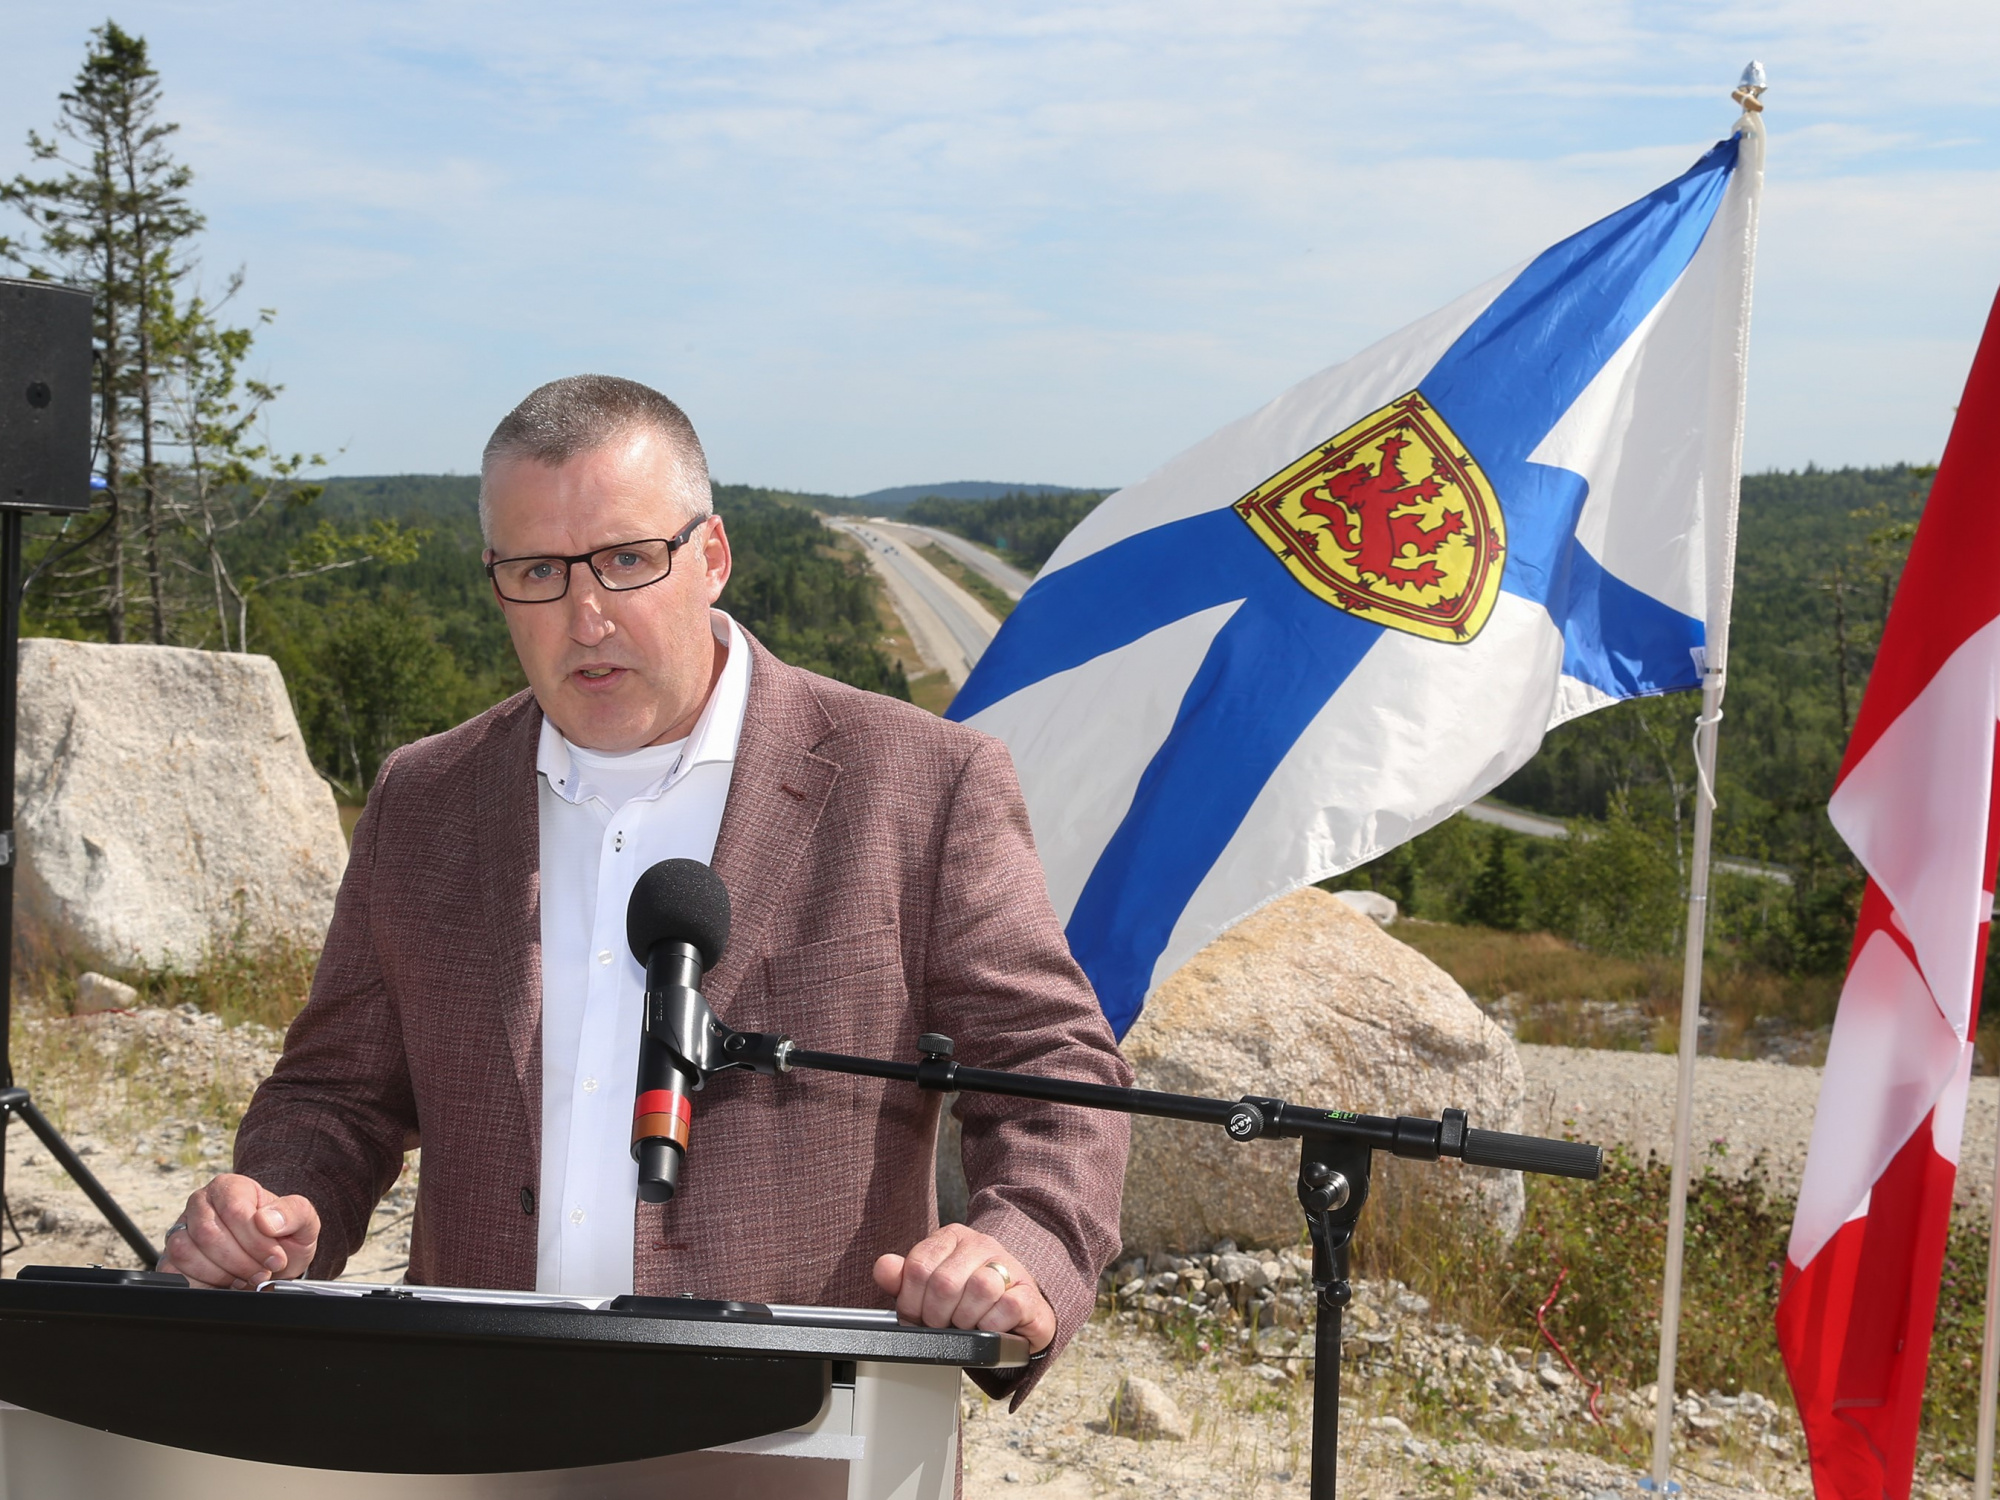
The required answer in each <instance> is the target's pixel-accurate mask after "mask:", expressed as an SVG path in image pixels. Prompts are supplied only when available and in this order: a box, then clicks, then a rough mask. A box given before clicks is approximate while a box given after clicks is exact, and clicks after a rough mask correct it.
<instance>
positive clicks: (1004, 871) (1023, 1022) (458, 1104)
mask: <svg viewBox="0 0 2000 1500" xmlns="http://www.w3.org/2000/svg"><path fill="white" fill-rule="evenodd" d="M751 651H752V653H753V667H752V671H751V675H750V701H749V708H748V712H747V714H746V716H745V719H744V724H743V735H742V740H741V743H740V745H739V747H738V751H737V759H736V766H735V771H734V775H733V777H732V780H731V783H730V790H729V800H728V803H727V805H726V807H725V809H724V812H723V817H722V825H721V831H720V833H719V835H718V836H717V839H716V846H715V861H714V863H715V869H716V872H717V873H718V874H719V875H721V877H722V879H723V882H724V884H725V885H727V886H728V888H729V894H730V898H731V901H732V903H733V905H734V922H733V931H732V935H731V939H730V946H729V952H728V955H727V956H726V957H725V958H724V960H723V962H722V963H721V964H720V965H718V966H717V967H716V968H715V970H714V971H713V972H711V973H710V974H709V975H708V978H707V981H706V983H705V984H704V986H703V988H704V992H705V993H706V995H707V996H708V999H709V1001H710V1003H711V1004H712V1005H713V1006H714V1007H715V1011H716V1014H717V1015H718V1016H720V1017H721V1018H722V1019H723V1020H724V1021H726V1022H727V1023H728V1024H729V1025H731V1026H734V1027H737V1028H738V1029H741V1030H755V1031H780V1032H787V1033H789V1034H791V1035H792V1036H793V1037H795V1038H797V1039H798V1041H799V1043H800V1045H801V1046H805V1047H809V1048H814V1049H818V1050H821V1051H829V1052H848V1053H862V1054H868V1055H872V1056H878V1057H891V1058H908V1059H914V1058H915V1057H916V1055H917V1053H916V1040H917V1037H918V1036H919V1035H921V1034H922V1033H924V1032H926V1031H941V1032H944V1033H945V1034H946V1035H948V1036H950V1037H952V1038H953V1039H954V1040H955V1041H956V1042H957V1056H958V1058H959V1059H960V1060H961V1061H964V1062H967V1063H970V1064H973V1065H976V1066H982V1067H1002V1068H1020V1069H1028V1070H1033V1071H1038V1072H1043V1073H1051V1074H1056V1075H1060V1076H1064V1077H1071V1078H1082V1079H1090V1080H1093V1081H1097V1082H1103V1083H1118V1084H1124V1083H1129V1082H1130V1081H1131V1076H1132V1075H1131V1070H1130V1068H1128V1067H1127V1066H1126V1064H1125V1061H1124V1059H1123V1058H1122V1057H1121V1056H1120V1055H1119V1053H1118V1051H1117V1048H1116V1046H1115V1044H1114V1043H1113V1041H1112V1038H1111V1033H1110V1031H1109V1029H1108V1028H1107V1026H1106V1025H1105V1022H1104V1019H1103V1017H1102V1015H1101V1014H1100V1012H1099V1010H1098V1007H1097V1003H1096V1000H1095V998H1094V997H1093V995H1092V993H1091V990H1090V986H1089V984H1088V982H1087V981H1086V980H1085V978H1084V976H1083V974H1082V972H1081V971H1080V970H1079V969H1078V968H1077V966H1076V964H1075V962H1074V961H1073V960H1072V959H1071V957H1070V953H1069V948H1068V945H1067V944H1066V943H1065V942H1064V939H1063V935H1062V930H1061V928H1060V927H1059V926H1058V924H1057V922H1056V918H1055V914H1054V912H1053V911H1052V910H1051V909H1050V906H1049V901H1048V895H1047V890H1046V887H1045V886H1044V883H1043V879H1042V872H1041V868H1040V866H1039V864H1038V863H1037V862H1036V858H1035V851H1034V845H1033V840H1032V837H1031V835H1030V833H1029V829H1028V819H1027V813H1026V810H1025V808H1024V806H1023V804H1022V800H1021V794H1020V789H1019V785H1018V783H1017V782H1016V779H1015V776H1014V769H1013V763H1012V761H1011V760H1010V759H1009V758H1008V755H1007V751H1006V749H1005V747H1003V746H1002V745H1001V744H1000V743H999V742H998V741H997V740H993V739H991V738H988V737H987V736H985V735H982V734H979V733H977V732H976V731H974V730H971V729H967V728H965V727H963V726H961V725H956V724H951V723H947V722H945V721H943V720H940V719H937V718H935V717H933V716H932V715H930V714H927V713H924V712H923V711H921V710H919V709H916V708H913V707H911V706H910V705H908V704H906V703H899V702H896V701H895V700H893V699H890V698H885V697H882V696H880V695H877V694H873V693H864V692H860V691H858V690H856V689H853V688H850V687H846V686H843V685H842V684H839V683H836V682H832V681H830V680H828V679H826V678H824V677H819V676H816V675H814V674H812V673H810V672H805V671H801V670H799V669H797V668H795V667H790V666H787V665H785V664H784V663H783V662H780V661H779V660H778V659H777V658H776V657H774V656H772V655H771V654H770V653H769V652H768V651H766V650H765V649H764V648H763V647H762V646H761V645H758V644H757V643H756V642H754V641H753V642H752V643H751ZM541 723H542V715H541V710H540V709H539V707H537V705H536V703H535V700H534V698H533V696H532V695H531V694H528V693H521V694H519V695H517V696H515V697H513V698H510V699H508V700H507V701H506V702H505V703H502V704H500V705H499V706H498V707H497V708H494V709H491V710H490V711H488V712H487V713H484V714H481V715H480V716H479V717H478V718H476V719H473V720H471V721H469V722H468V723H465V724H462V725H460V726H459V727H458V728H456V729H453V730H451V731H450V732H448V733H445V734H441V735H436V736H434V737H432V738H430V739H426V740H420V741H418V742H417V743H415V744H412V745H408V746H405V747H404V748H402V749H400V750H398V751H397V752H396V753H395V754H393V755H392V756H391V757H390V758H389V759H388V761H387V762H385V763H384V765H383V767H382V772H381V775H380V776H379V777H378V778H377V780H376V783H375V788H374V791H373V793H372V794H371V795H370V797H369V799H368V808H367V811H366V812H365V813H364V814H363V815H362V818H361V822H360V824H359V825H358V826H357V827H356V829H355V831H354V845H353V850H352V854H351V856H350V859H349V863H348V866H347V875H346V878H345V880H344V881H343V882H342V884H341V889H340V897H339V900H338V902H337V904H336V905H335V908H334V916H333V924H332V927H331V928H330V930H329V931H328V934H327V943H326V949H325V953H324V955H323V956H322V958H321V960H320V964H319V971H318V973H317V974H316V975H315V976H314V979H313V987H312V996H311V999H310V1001H309V1002H308V1003H307V1005H306V1008H305V1009H304V1010H303V1011H302V1012H300V1014H299V1016H298V1019H297V1020H295V1021H294V1022H293V1023H292V1027H291V1030H290V1032H289V1033H288V1034H287V1036H286V1038H285V1050H284V1056H283V1057H282V1058H281V1059H280V1060H279V1062H278V1065H277V1068H276V1070H275V1071H274V1072H273V1073H272V1075H271V1077H270V1078H269V1079H268V1080H266V1082H265V1083H264V1084H263V1086H262V1087H261V1088H259V1089H258V1090H257V1094H256V1097H255V1099H254V1100H252V1102H251V1105H250V1109H249V1112H248V1113H247V1114H246V1115H245V1116H244V1118H243V1125H242V1129H241V1130H240V1131H239V1132H238V1135H237V1140H236V1169H237V1170H238V1171H239V1172H243V1173H245V1174H247V1175H249V1176H251V1177H253V1178H255V1179H257V1180H258V1181H259V1182H261V1183H262V1184H264V1186H266V1187H267V1188H269V1189H271V1190H272V1191H273V1192H276V1193H281V1194H282V1193H302V1194H304V1195H305V1196H306V1197H307V1198H309V1199H310V1200H311V1201H312V1202H313V1204H314V1205H315V1206H316V1207H317V1208H318V1210H319V1213H320V1218H321V1222H322V1225H323V1228H322V1231H321V1236H320V1242H319V1253H318V1255H317V1257H316V1258H315V1260H314V1261H313V1265H312V1270H311V1272H310V1274H312V1275H314V1276H321V1277H330V1276H334V1275H337V1274H339V1272H340V1270H341V1268H342V1266H343V1265H344V1264H345V1263H346V1261H347V1258H348V1256H349V1255H351V1254H352V1253H353V1252H354V1251H355V1250H356V1249H357V1248H358V1247H359V1246H360V1244H361V1242H362V1239H363V1237H364V1236H365V1234H366V1233H367V1229H368V1224H369V1219H370V1216H371V1214H372V1212H373V1210H374V1208H375V1205H376V1203H377V1202H378V1201H379V1200H380V1199H381V1196H382V1194H383V1193H384V1192H385V1191H387V1189H388V1188H389V1186H390V1185H391V1184H392V1183H393V1182H394V1181H395V1180H396V1177H397V1174H398V1172H399V1171H400V1170H401V1168H402V1165H403V1153H404V1152H405V1151H407V1150H410V1149H411V1148H413V1147H415V1146H417V1145H419V1144H421V1145H422V1147H423V1171H422V1173H421V1181H420V1185H419V1189H418V1194H417V1206H416V1222H415V1232H414V1238H413V1240H412V1243H411V1247H410V1266H409V1272H408V1275H409V1279H410V1280H411V1281H412V1282H418V1283H428V1284H433V1285H445V1286H480V1287H496V1288H513V1289H529V1288H532V1287H533V1286H534V1284H535V1262H536V1246H537V1234H536V1214H537V1212H538V1211H540V1210H541V1209H542V1207H543V1205H539V1204H537V1203H536V1202H535V1192H536V1188H537V1186H538V1184H539V1181H540V1166H539V1160H540V1148H541V1100H542V1080H541V1058H542V1048H541V998H542V975H541V952H540V949H541V918H540V906H539V898H538V889H539V883H540V874H539V829H538V815H537V811H536V773H535V752H536V747H537V742H538V739H539V736H540V732H541ZM938 1103H939V1099H938V1096H937V1095H935V1094H929V1093H924V1092H920V1091H919V1090H917V1089H915V1088H913V1087H910V1086H909V1085H906V1084H890V1083H887V1082H883V1081H880V1080H872V1079H862V1078H847V1077H841V1076H838V1075H835V1074H827V1073H799V1074H792V1075H789V1076H787V1077H784V1078H778V1079H772V1078H760V1077H756V1076H754V1075H749V1074H744V1073H724V1074H721V1075H718V1076H717V1077H716V1078H714V1079H713V1080H712V1081H711V1082H710V1083H709V1085H708V1087H707V1088H706V1089H705V1090H704V1091H703V1092H702V1093H700V1094H699V1095H697V1096H696V1100H695V1117H694V1133H693V1139H692V1147H691V1151H690V1155H689V1158H688V1161H687V1165H686V1167H685V1169H684V1175H683V1177H682V1190H681V1192H680V1194H679V1195H678V1196H677V1197H676V1198H675V1199H674V1201H673V1202H672V1203H669V1204H664V1205H651V1204H644V1203H642V1204H640V1205H639V1209H638V1222H637V1228H636V1246H635V1256H634V1265H635V1272H636V1275H635V1281H636V1285H637V1289H638V1290H639V1291H640V1292H643V1293H650V1294H653V1295H661V1296H665V1295H673V1294H677V1293H681V1292H688V1293H693V1294H694V1295H696V1296H704V1297H731V1298H741V1299H745V1300H752V1301H761V1302H786V1303H809V1304H823V1305H830V1306H880V1305H883V1304H884V1302H885V1301H886V1299H885V1298H884V1297H883V1296H882V1294H881V1293H880V1292H879V1291H878V1290H877V1289H876V1287H875V1284H874V1281H873V1279H872V1277H871V1276H870V1269H871V1267H872V1266H873V1264H874V1261H875V1258H876V1257H877V1256H878V1255H881V1254H882V1253H883V1252H885V1251H896V1252H901V1251H904V1250H907V1249H908V1248H909V1247H910V1246H911V1245H913V1244H915V1243H916V1242H917V1241H918V1240H920V1239H922V1238H923V1237H924V1236H925V1235H926V1234H928V1233H929V1232H930V1231H931V1230H932V1229H933V1228H934V1227H935V1226H936V1223H937V1204H936V1189H935V1177H934V1168H933V1147H934V1142H935V1139H936V1131H937V1111H938ZM959 1112H960V1114H961V1116H962V1119H963V1123H964V1158H965V1169H966V1176H967V1178H968V1180H969V1182H970V1184H971V1187H972V1198H971V1208H970V1213H969V1215H968V1217H969V1219H970V1222H971V1223H972V1224H973V1225H974V1226H975V1227H976V1228H978V1229H981V1230H984V1231H985V1232H986V1233H988V1234H991V1235H992V1236H993V1237H994V1238H996V1239H998V1240H999V1241H1000V1242H1001V1243H1002V1244H1004V1245H1006V1246H1007V1247H1008V1249H1009V1250H1011V1251H1012V1252H1013V1253H1014V1254H1015V1255H1017V1256H1018V1257H1019V1258H1020V1260H1021V1262H1022V1263H1023V1264H1024V1265H1025V1266H1027V1267H1028V1269H1029V1270H1030V1271H1031V1272H1032V1273H1033V1275H1034V1276H1035V1279H1036V1280H1037V1281H1038V1282H1039V1283H1040V1284H1041V1287H1042V1289H1043V1292H1044V1294H1045V1295H1046V1296H1047V1297H1048V1299H1049V1301H1050V1303H1051V1304H1052V1305H1053V1307H1054V1308H1055V1312H1056V1317H1057V1322H1058V1328H1059V1331H1058V1334H1057V1340H1058V1347H1059V1346H1060V1344H1061V1343H1062V1342H1066V1341H1067V1339H1068V1337H1069V1336H1070V1335H1071V1334H1072V1333H1073V1332H1074V1331H1075V1330H1076V1328H1077V1327H1078V1326H1079V1325H1080V1324H1081V1323H1082V1322H1083V1320H1084V1319H1085V1318H1087V1317H1088V1316H1089V1313H1090V1310H1091V1307H1092V1305H1093V1300H1094V1296H1095V1291H1096V1281H1097V1276H1098V1273H1099V1272H1100V1271H1101V1270H1102V1269H1103V1267H1104V1266H1105V1265H1106V1264H1108V1263H1109V1261H1110V1260H1111V1258H1112V1257H1113V1255H1114V1254H1115V1253H1116V1251H1117V1249H1118V1204H1119V1194H1120V1191H1121V1189H1122V1186H1123V1182H1124V1171H1125V1155H1126V1147H1127V1144H1128V1138H1129V1131H1128V1126H1127V1122H1126V1119H1125V1117H1124V1116H1122V1115H1113V1114H1102V1113H1099V1112H1096V1111H1093V1110H1083V1109H1075V1108H1068V1107H1064V1106H1059V1105H1044V1104H1034V1103H1029V1102H1026V1101H1022V1100H1001V1099H995V1098H990V1097H979V1096H975V1095H964V1096H961V1098H960V1101H959ZM1043 1368H1046V1366H1045V1364H1043V1362H1041V1361H1037V1363H1036V1364H1035V1365H1034V1366H1032V1367H1031V1374H1030V1375H1029V1376H1028V1377H1027V1378H1026V1379H1025V1380H1021V1381H1019V1382H1011V1381H1010V1382H999V1383H996V1382H990V1381H982V1382H981V1383H982V1384H986V1385H988V1386H989V1388H990V1389H994V1390H995V1391H996V1393H997V1391H998V1389H999V1388H1000V1386H1001V1385H1002V1384H1004V1385H1006V1386H1007V1387H1008V1388H1010V1389H1013V1390H1014V1391H1015V1393H1016V1395H1017V1397H1018V1396H1019V1395H1021V1394H1025V1393H1026V1390H1027V1388H1028V1387H1029V1386H1030V1385H1032V1384H1033V1383H1034V1378H1035V1376H1036V1375H1038V1374H1039V1373H1040V1371H1041V1370H1042V1369H1043Z"/></svg>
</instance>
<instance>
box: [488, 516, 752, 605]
mask: <svg viewBox="0 0 2000 1500" xmlns="http://www.w3.org/2000/svg"><path fill="white" fill-rule="evenodd" d="M714 519H715V513H714V512H713V511H711V512H709V514H707V515H705V516H696V517H695V518H694V519H693V520H692V521H690V522H688V523H687V525H685V526H683V527H682V528H681V529H680V530H679V531H677V532H675V533H674V534H673V535H672V536H642V537H637V538H634V539H633V540H632V541H629V542H613V543H612V544H611V545H610V546H608V547H593V548H592V549H591V550H590V551H588V552H579V553H578V554H577V555H576V556H574V557H558V556H556V555H555V554H554V553H552V552H524V553H522V554H521V555H520V556H519V557H496V558H494V559H493V561H491V562H490V563H487V564H486V577H487V580H488V581H489V582H490V583H491V584H492V585H493V591H494V592H495V593H497V594H499V595H500V597H501V598H502V599H505V600H506V601H507V602H508V603H509V604H559V603H561V602H562V601H563V600H564V599H567V598H568V597H569V581H570V579H571V578H573V577H575V576H576V565H577V564H578V563H582V564H583V565H584V566H585V567H586V568H588V569H590V575H591V577H593V578H595V579H596V580H597V582H598V584H599V585H600V586H601V587H602V588H604V589H605V590H606V591H607V592H609V593H613V594H636V593H638V592H639V590H640V589H649V588H651V587H652V586H653V585H654V584H656V583H661V582H664V581H665V580H666V579H669V578H671V577H673V576H674V554H675V553H676V552H678V551H680V550H681V548H683V547H685V546H686V545H687V544H688V543H689V542H691V541H692V540H694V534H695V530H696V528H698V527H699V526H700V525H701V524H702V523H703V522H704V521H712V520H714ZM647 542H664V543H666V546H667V571H666V572H664V573H662V574H661V575H660V576H659V577H658V578H648V579H647V580H646V581H645V582H644V583H633V584H622V585H621V584H616V583H613V582H612V581H611V580H610V579H608V578H606V577H605V576H604V575H603V574H602V573H600V572H598V571H597V564H596V562H595V561H593V559H595V558H599V557H602V556H603V555H604V554H605V553H607V552H616V551H618V550H620V549H621V548H624V547H639V546H643V545H644V544H645V543H647ZM517 562H555V563H561V564H562V565H563V586H562V592H561V593H560V594H551V595H550V596H549V597H548V598H546V599H516V598H515V597H514V596H513V595H512V594H508V593H503V592H501V589H500V580H499V579H498V578H497V577H495V576H494V571H493V570H494V569H495V568H498V567H500V566H501V565H502V564H505V563H517Z"/></svg>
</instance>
